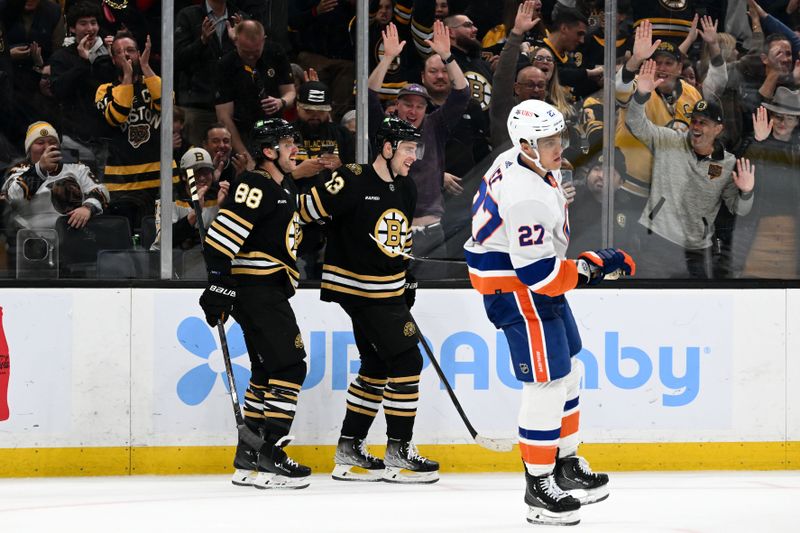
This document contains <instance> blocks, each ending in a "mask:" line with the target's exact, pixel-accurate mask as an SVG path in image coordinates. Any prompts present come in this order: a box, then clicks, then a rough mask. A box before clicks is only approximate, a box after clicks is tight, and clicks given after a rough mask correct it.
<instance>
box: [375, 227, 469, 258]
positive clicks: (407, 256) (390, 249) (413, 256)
mask: <svg viewBox="0 0 800 533" xmlns="http://www.w3.org/2000/svg"><path fill="white" fill-rule="evenodd" d="M369 238H370V239H372V240H373V241H375V242H376V243H377V244H378V246H380V247H381V248H383V249H384V250H387V251H389V252H391V253H393V254H398V255H402V256H403V257H405V258H407V259H411V260H412V261H420V262H422V263H447V264H450V265H452V264H456V265H465V264H466V263H467V261H466V260H464V259H444V258H442V259H437V258H436V257H420V256H416V255H412V254H410V253H407V252H398V251H397V250H394V249H392V248H390V247H388V246H386V245H385V244H383V243H382V242H381V241H379V240H378V239H376V238H375V236H374V235H373V234H372V233H370V234H369Z"/></svg>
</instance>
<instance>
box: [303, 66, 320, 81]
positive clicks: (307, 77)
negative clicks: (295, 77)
mask: <svg viewBox="0 0 800 533" xmlns="http://www.w3.org/2000/svg"><path fill="white" fill-rule="evenodd" d="M303 81H304V82H306V81H319V74H317V71H316V70H314V69H313V68H311V67H309V68H308V70H306V71H304V72H303Z"/></svg>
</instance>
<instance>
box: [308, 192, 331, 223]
mask: <svg viewBox="0 0 800 533" xmlns="http://www.w3.org/2000/svg"><path fill="white" fill-rule="evenodd" d="M311 198H312V199H313V201H314V207H316V208H317V213H319V214H320V215H322V216H323V217H327V216H330V215H328V212H327V211H326V210H325V206H323V205H322V199H321V198H320V197H319V192H317V188H316V187H314V188H313V189H311Z"/></svg>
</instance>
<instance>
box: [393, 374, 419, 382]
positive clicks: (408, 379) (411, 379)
mask: <svg viewBox="0 0 800 533" xmlns="http://www.w3.org/2000/svg"><path fill="white" fill-rule="evenodd" d="M414 381H419V375H416V376H403V377H401V378H389V383H413V382H414Z"/></svg>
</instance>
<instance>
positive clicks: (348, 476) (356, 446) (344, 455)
mask: <svg viewBox="0 0 800 533" xmlns="http://www.w3.org/2000/svg"><path fill="white" fill-rule="evenodd" d="M333 460H334V462H335V463H336V466H335V467H334V469H333V473H331V477H332V478H333V479H336V480H338V481H380V480H381V479H382V478H383V472H384V465H383V461H381V460H380V459H378V458H377V457H374V456H373V455H371V454H370V453H369V451H367V444H366V442H364V439H357V438H354V437H339V444H338V445H337V446H336V455H335V456H334V459H333Z"/></svg>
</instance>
